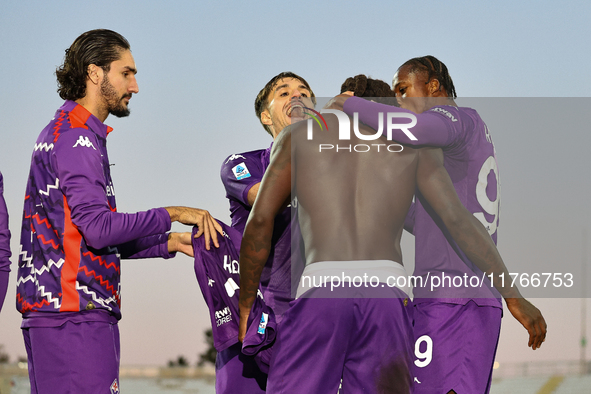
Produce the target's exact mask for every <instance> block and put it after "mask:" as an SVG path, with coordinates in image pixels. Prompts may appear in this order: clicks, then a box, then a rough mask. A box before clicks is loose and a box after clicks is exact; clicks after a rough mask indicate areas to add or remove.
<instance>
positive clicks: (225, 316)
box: [215, 307, 232, 327]
mask: <svg viewBox="0 0 591 394" xmlns="http://www.w3.org/2000/svg"><path fill="white" fill-rule="evenodd" d="M215 319H216V320H215V324H216V327H219V326H221V325H222V324H226V323H229V322H231V321H232V311H231V310H230V308H229V307H225V308H224V309H222V310H220V311H215Z"/></svg>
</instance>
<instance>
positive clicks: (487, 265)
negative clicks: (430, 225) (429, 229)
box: [444, 210, 521, 298]
mask: <svg viewBox="0 0 591 394" xmlns="http://www.w3.org/2000/svg"><path fill="white" fill-rule="evenodd" d="M444 222H446V220H445V219H444ZM445 224H446V227H447V228H448V229H449V231H450V233H451V235H452V237H453V238H454V241H456V243H457V245H458V246H459V247H460V249H462V251H463V252H464V253H465V254H466V257H468V259H470V261H471V262H473V263H474V264H475V265H476V266H477V267H478V268H479V269H480V270H481V271H483V272H484V273H485V274H486V275H491V274H492V275H493V278H497V279H498V278H501V277H504V278H510V276H509V272H508V271H507V267H506V266H505V263H504V262H503V259H502V258H501V255H500V254H499V251H498V250H497V247H496V245H495V243H494V242H493V240H492V238H491V237H490V235H489V234H488V231H486V229H485V228H484V226H483V225H482V223H480V221H478V219H476V218H475V217H474V216H473V215H472V214H470V213H469V212H468V211H467V210H465V213H464V214H462V215H461V216H460V218H459V219H457V220H456V221H455V222H452V223H448V222H446V223H445ZM493 285H494V286H495V288H496V289H497V290H498V291H499V293H500V294H501V296H503V298H520V297H521V294H520V292H519V289H518V288H517V287H512V286H510V281H508V280H505V281H501V280H494V281H493Z"/></svg>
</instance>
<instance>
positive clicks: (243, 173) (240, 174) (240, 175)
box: [232, 162, 250, 180]
mask: <svg viewBox="0 0 591 394" xmlns="http://www.w3.org/2000/svg"><path fill="white" fill-rule="evenodd" d="M232 172H233V173H234V176H235V177H236V179H238V180H241V179H244V178H248V177H250V172H249V171H248V168H247V167H246V164H244V162H242V163H240V164H238V165H237V166H236V167H234V168H232Z"/></svg>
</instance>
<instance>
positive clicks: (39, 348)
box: [23, 321, 120, 394]
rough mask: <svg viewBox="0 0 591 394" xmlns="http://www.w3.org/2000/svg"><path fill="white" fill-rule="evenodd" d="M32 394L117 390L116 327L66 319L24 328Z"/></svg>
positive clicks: (75, 393) (117, 348)
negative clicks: (52, 324) (43, 325)
mask: <svg viewBox="0 0 591 394" xmlns="http://www.w3.org/2000/svg"><path fill="white" fill-rule="evenodd" d="M23 336H24V339H25V347H26V349H27V358H28V362H29V380H30V382H31V394H44V393H48V394H52V393H60V394H66V393H72V394H79V393H85V394H86V393H88V394H91V393H97V394H98V393H100V394H105V393H107V394H108V393H111V394H119V354H120V348H119V327H118V326H117V324H116V323H115V324H113V323H107V322H96V321H91V322H82V323H73V322H65V323H64V324H62V325H61V326H58V327H29V328H23Z"/></svg>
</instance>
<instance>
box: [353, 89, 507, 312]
mask: <svg viewBox="0 0 591 394" xmlns="http://www.w3.org/2000/svg"><path fill="white" fill-rule="evenodd" d="M343 110H344V111H345V112H346V113H347V114H348V115H353V113H355V112H357V113H359V120H360V121H361V122H363V123H365V124H367V125H369V126H370V127H372V128H374V129H378V128H379V122H380V116H383V117H384V118H383V119H382V121H383V122H384V123H383V124H386V119H385V116H386V115H385V114H386V113H388V112H404V113H409V114H413V112H411V111H408V110H405V109H402V108H397V107H393V106H388V105H383V104H379V103H374V102H371V101H367V100H364V99H362V98H358V97H351V98H350V99H348V100H347V101H346V102H345V105H344V108H343ZM415 116H416V118H417V123H416V125H415V126H414V127H412V128H411V129H410V132H411V133H412V134H413V136H414V137H415V138H416V140H412V139H411V138H410V137H409V136H408V135H407V134H406V133H404V132H403V130H402V129H394V130H392V139H393V140H395V141H398V142H401V143H403V144H409V145H415V146H439V147H441V148H442V149H443V154H444V157H445V162H444V166H445V169H446V170H447V172H448V173H449V176H450V178H451V180H452V182H453V185H454V188H455V190H456V192H457V194H458V197H459V198H460V201H461V202H462V204H464V206H465V207H466V208H467V209H468V211H470V212H471V213H472V214H473V215H474V216H475V217H476V218H477V219H479V220H480V221H481V222H482V224H483V225H484V226H485V227H486V228H487V230H488V232H489V234H490V235H491V237H492V239H493V240H494V242H495V243H496V242H497V227H498V224H499V205H500V184H499V171H498V168H497V161H496V156H495V148H494V145H493V141H492V138H491V136H490V133H489V130H488V128H487V127H486V124H485V123H484V122H483V121H482V119H481V118H480V116H479V115H478V113H477V112H476V111H475V110H473V109H471V108H464V107H454V106H447V105H445V106H436V107H433V108H431V109H430V110H428V111H425V112H423V113H421V114H416V115H415ZM385 129H386V128H384V130H385ZM405 228H407V229H412V231H413V233H414V235H415V237H416V238H415V251H416V253H415V273H414V275H415V276H421V277H422V278H423V283H422V285H421V283H420V281H418V283H417V285H416V286H415V288H414V295H415V303H417V302H421V299H426V298H444V299H445V302H449V303H458V304H465V303H466V302H468V301H469V300H470V299H474V300H475V302H476V303H477V304H478V305H490V306H497V307H500V306H501V302H500V298H499V297H500V295H499V293H498V292H497V290H496V289H494V288H491V287H490V286H486V285H484V286H482V287H480V286H474V287H473V286H471V285H470V284H468V285H467V286H465V285H464V283H466V281H464V280H462V285H460V286H455V285H454V281H453V278H456V277H460V278H464V275H467V277H468V278H471V277H473V276H476V277H477V278H478V279H480V278H482V276H483V273H482V271H480V270H479V269H478V268H477V267H476V266H475V265H474V264H473V263H472V262H471V261H470V260H469V259H468V258H467V257H466V256H465V254H464V253H463V252H462V251H461V250H460V248H459V247H458V246H457V244H456V243H455V242H454V240H453V239H452V237H451V235H450V234H449V232H448V230H447V229H446V228H445V225H444V224H443V222H442V221H441V219H440V218H439V216H438V215H437V214H436V213H435V212H434V211H433V209H432V208H431V207H430V206H429V204H428V203H427V202H426V201H425V200H424V198H423V197H422V196H421V195H420V193H417V195H416V202H415V206H414V207H413V208H412V209H411V211H410V217H409V218H407V220H406V223H405ZM434 275H436V276H439V278H444V277H445V276H447V277H450V278H451V279H449V280H447V279H446V280H445V281H444V282H445V283H444V284H445V285H443V284H442V285H441V286H439V287H436V288H433V289H432V288H431V286H430V285H431V283H432V280H433V278H432V277H433V276H434ZM468 280H469V279H468ZM485 282H487V281H486V280H485ZM442 283H443V281H442ZM455 283H456V284H459V283H460V281H455ZM473 283H475V282H473Z"/></svg>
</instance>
